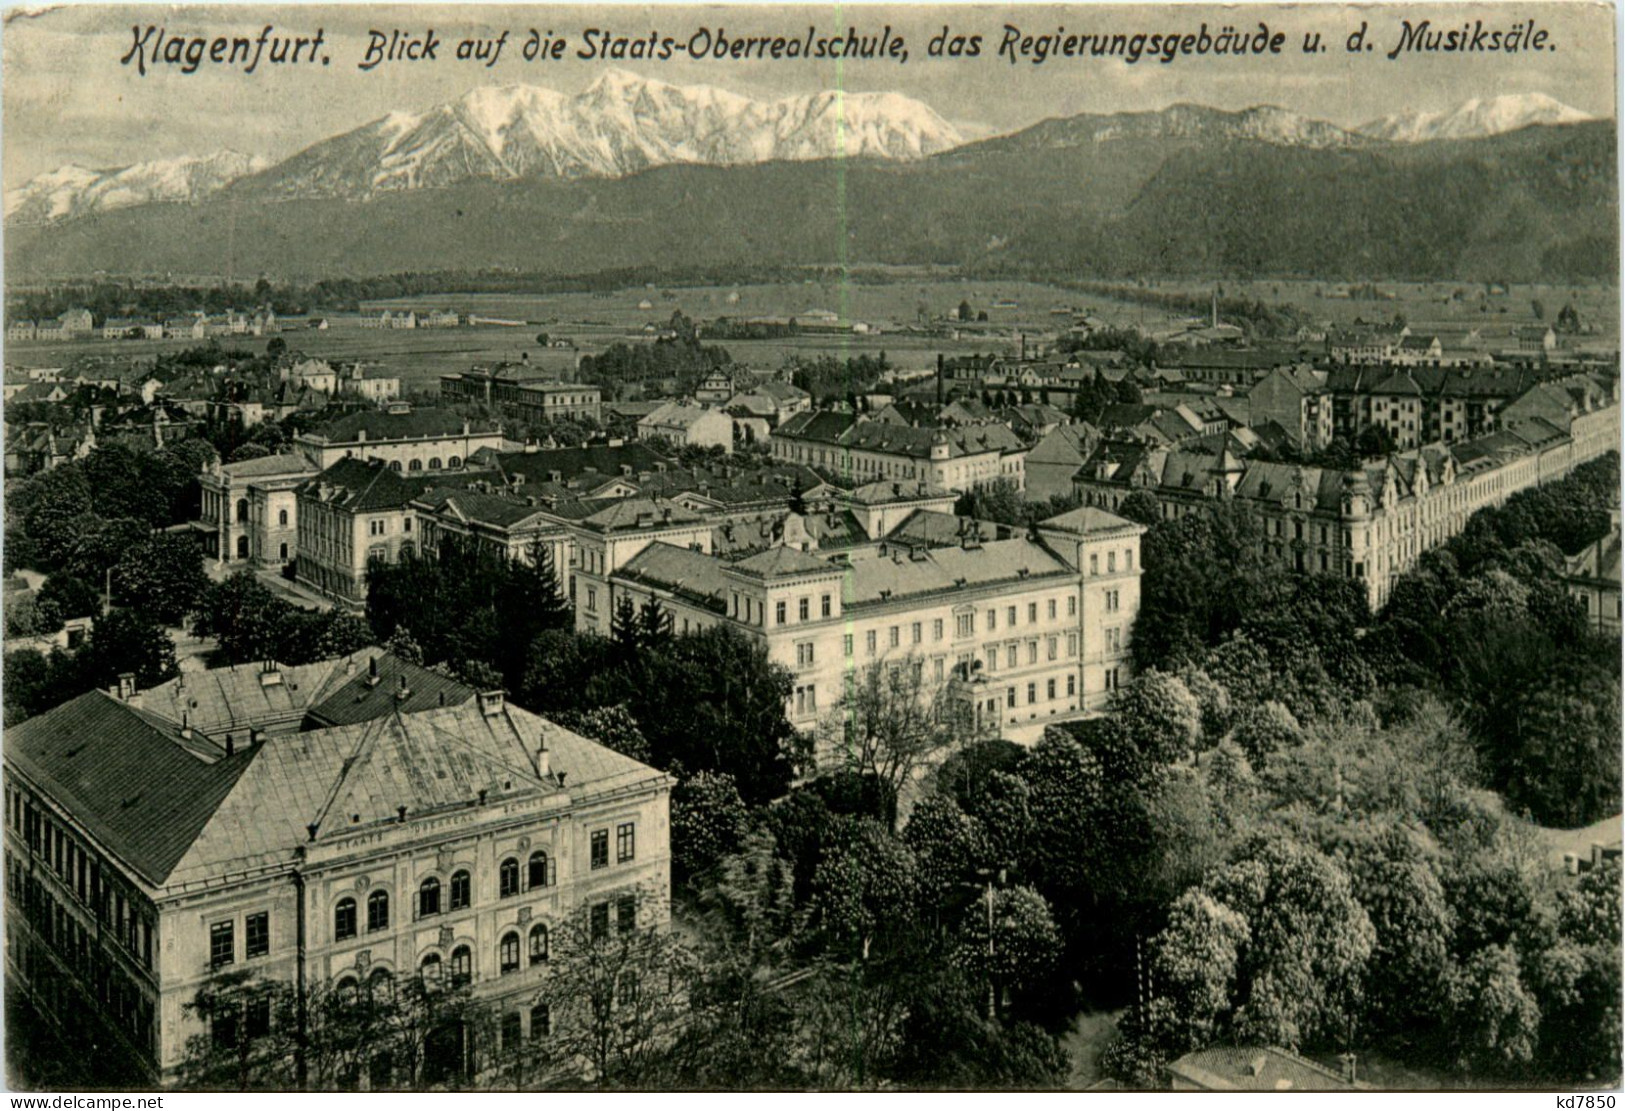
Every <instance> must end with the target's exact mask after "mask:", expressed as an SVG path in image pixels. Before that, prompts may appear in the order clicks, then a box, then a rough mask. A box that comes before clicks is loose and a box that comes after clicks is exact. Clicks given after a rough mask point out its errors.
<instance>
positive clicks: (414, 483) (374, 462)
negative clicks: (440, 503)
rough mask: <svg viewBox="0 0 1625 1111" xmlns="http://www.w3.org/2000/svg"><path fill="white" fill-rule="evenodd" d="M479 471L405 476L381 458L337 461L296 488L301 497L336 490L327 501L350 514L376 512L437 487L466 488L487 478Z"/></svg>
mask: <svg viewBox="0 0 1625 1111" xmlns="http://www.w3.org/2000/svg"><path fill="white" fill-rule="evenodd" d="M490 477H491V476H490V473H489V472H482V471H478V470H474V471H464V472H462V473H460V474H459V473H458V472H454V471H432V472H428V473H424V474H419V475H412V476H405V475H402V474H401V473H400V472H399V471H395V470H392V469H391V468H390V467H389V466H388V464H386V463H385V462H384V461H383V460H381V459H354V458H345V459H340V460H339V461H338V462H337V463H334V464H333V465H332V466H331V467H329V468H327V470H325V471H323V472H322V473H321V474H319V475H317V476H316V477H315V478H313V479H311V480H310V481H308V482H306V483H304V484H302V485H301V486H300V487H299V491H298V492H299V494H300V496H310V495H312V494H314V493H315V492H316V491H318V490H320V488H321V487H323V486H331V487H335V488H336V492H335V493H334V494H333V495H332V496H331V497H330V498H328V499H327V500H328V501H329V502H330V503H331V502H337V503H338V504H339V506H340V508H342V509H345V510H347V511H348V512H351V513H376V512H379V511H381V510H386V509H401V508H404V507H405V506H406V504H407V503H408V502H410V501H412V500H413V499H415V498H417V497H419V496H420V495H422V494H424V493H425V492H427V491H429V490H431V489H433V488H435V487H437V486H450V487H455V486H466V485H467V484H468V483H470V482H478V481H481V480H482V479H488V478H490Z"/></svg>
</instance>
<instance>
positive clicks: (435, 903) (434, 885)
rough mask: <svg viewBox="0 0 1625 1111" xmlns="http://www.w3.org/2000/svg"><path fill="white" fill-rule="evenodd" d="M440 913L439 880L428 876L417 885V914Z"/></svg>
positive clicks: (423, 915)
mask: <svg viewBox="0 0 1625 1111" xmlns="http://www.w3.org/2000/svg"><path fill="white" fill-rule="evenodd" d="M439 913H440V881H439V880H437V879H435V878H434V877H433V876H430V877H429V878H428V879H426V880H424V881H423V882H422V883H421V884H419V885H418V916H419V917H425V916H427V915H430V914H439Z"/></svg>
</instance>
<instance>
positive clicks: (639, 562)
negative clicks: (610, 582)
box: [615, 541, 728, 613]
mask: <svg viewBox="0 0 1625 1111" xmlns="http://www.w3.org/2000/svg"><path fill="white" fill-rule="evenodd" d="M722 568H723V563H722V561H721V560H719V559H717V558H716V557H715V556H709V555H706V554H705V553H704V552H696V551H694V550H693V549H692V548H679V547H677V546H676V545H674V544H666V543H663V542H659V541H657V542H656V543H653V544H650V545H649V546H648V547H646V548H644V549H643V550H642V551H641V552H639V553H638V554H637V555H635V556H633V557H632V558H631V559H629V560H627V562H626V563H625V564H624V565H623V566H622V567H621V569H620V570H618V571H616V572H615V577H616V578H625V579H630V580H631V581H633V582H639V583H646V584H648V585H650V586H658V587H661V588H662V589H665V590H667V591H669V592H670V593H672V594H675V595H677V596H678V597H681V598H686V599H687V600H688V601H691V602H695V603H697V604H698V605H701V606H704V607H705V608H707V609H710V610H713V611H715V612H717V613H726V612H727V607H728V604H727V597H728V578H727V576H726V575H724V574H723V573H722Z"/></svg>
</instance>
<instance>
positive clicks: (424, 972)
mask: <svg viewBox="0 0 1625 1111" xmlns="http://www.w3.org/2000/svg"><path fill="white" fill-rule="evenodd" d="M418 976H419V977H420V978H421V979H422V980H423V982H424V983H425V984H429V985H434V984H438V983H439V982H440V954H439V953H425V954H424V955H423V961H422V963H421V964H419V965H418Z"/></svg>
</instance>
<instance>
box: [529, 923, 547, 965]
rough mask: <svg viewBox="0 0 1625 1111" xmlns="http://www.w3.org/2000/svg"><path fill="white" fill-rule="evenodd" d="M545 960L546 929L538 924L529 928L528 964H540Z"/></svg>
mask: <svg viewBox="0 0 1625 1111" xmlns="http://www.w3.org/2000/svg"><path fill="white" fill-rule="evenodd" d="M546 959H547V927H546V926H545V925H543V924H542V923H540V922H538V923H536V925H534V926H532V927H531V928H530V963H531V964H541V963H542V962H543V961H545V960H546Z"/></svg>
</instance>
